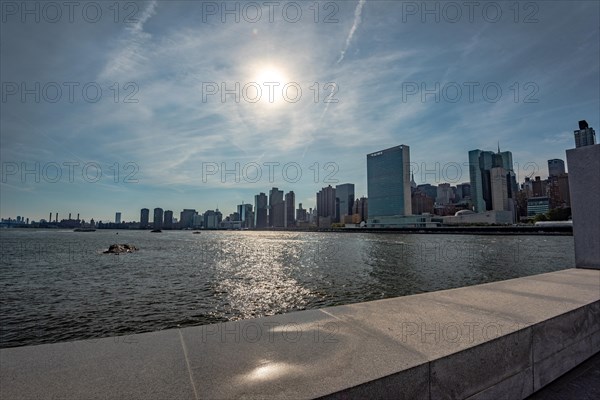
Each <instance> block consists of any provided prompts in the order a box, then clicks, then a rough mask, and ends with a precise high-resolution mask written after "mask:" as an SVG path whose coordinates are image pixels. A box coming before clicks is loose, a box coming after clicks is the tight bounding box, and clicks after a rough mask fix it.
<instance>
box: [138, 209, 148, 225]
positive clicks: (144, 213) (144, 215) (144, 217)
mask: <svg viewBox="0 0 600 400" xmlns="http://www.w3.org/2000/svg"><path fill="white" fill-rule="evenodd" d="M149 223H150V210H148V209H147V208H142V210H141V211H140V228H141V229H146V228H148V225H149Z"/></svg>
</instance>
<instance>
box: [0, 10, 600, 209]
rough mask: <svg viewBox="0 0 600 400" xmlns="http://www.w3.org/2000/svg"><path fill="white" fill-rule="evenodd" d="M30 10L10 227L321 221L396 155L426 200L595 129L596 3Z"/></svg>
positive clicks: (19, 69)
mask: <svg viewBox="0 0 600 400" xmlns="http://www.w3.org/2000/svg"><path fill="white" fill-rule="evenodd" d="M7 4H8V5H7ZM22 4H24V3H21V2H8V3H7V2H4V3H3V4H2V23H1V28H0V29H1V37H0V46H1V61H0V66H1V80H2V96H3V97H2V102H1V103H0V106H1V121H0V131H1V138H0V139H1V150H0V155H1V159H2V182H1V183H0V187H1V192H0V200H1V201H0V204H1V210H0V214H1V215H2V217H15V216H16V215H24V216H27V217H30V218H32V219H36V220H37V219H39V218H47V215H48V213H49V212H50V211H52V212H59V213H60V215H61V216H64V217H66V215H67V213H69V212H72V213H73V214H74V215H75V214H77V213H80V214H81V216H82V217H83V218H85V219H89V218H91V217H93V218H95V219H96V220H99V219H102V220H105V221H106V220H112V219H114V213H115V212H116V211H121V212H122V213H123V218H124V219H125V220H138V219H139V209H140V208H142V207H147V208H150V209H152V208H154V207H162V208H163V209H171V210H173V211H174V212H175V215H177V216H178V214H179V211H180V210H181V209H183V208H195V209H197V210H199V211H200V212H203V211H205V210H207V209H214V208H215V207H217V205H218V207H219V209H221V210H222V211H223V213H224V214H229V213H230V212H232V211H234V207H235V206H236V205H237V204H240V203H242V202H253V198H254V195H255V194H257V193H259V192H265V193H268V190H269V189H270V188H271V187H273V186H277V187H279V188H280V189H283V190H285V191H286V192H287V191H289V190H293V191H294V192H295V193H296V201H297V202H302V203H303V205H304V207H305V208H308V207H313V206H314V204H315V193H316V192H317V191H318V190H319V189H320V188H321V187H323V186H327V185H328V184H329V183H330V182H332V185H335V182H334V181H335V180H337V181H338V183H346V182H351V183H354V184H355V185H356V195H358V196H361V195H366V194H367V192H366V154H367V153H370V152H373V151H376V150H381V149H384V148H388V147H391V146H395V145H398V144H407V145H409V146H410V152H411V162H413V163H414V164H413V166H414V168H415V170H416V172H417V173H416V176H415V179H416V181H417V183H423V182H425V181H426V182H429V183H433V184H437V183H441V182H446V181H449V182H451V183H453V184H456V183H461V182H465V181H468V180H469V178H468V168H467V167H466V166H465V163H466V162H467V152H468V151H469V150H471V149H475V148H481V149H484V150H494V149H496V147H497V143H498V142H499V143H500V147H501V150H503V151H504V150H510V151H512V153H513V159H514V162H515V169H516V170H517V171H516V172H517V173H518V174H519V180H520V181H522V180H523V178H524V177H525V176H526V175H530V174H533V175H541V176H542V177H545V176H546V175H547V166H546V161H547V160H548V159H551V158H562V159H565V150H566V149H568V148H572V147H574V141H573V130H574V129H576V128H577V121H579V120H580V119H586V120H587V121H588V123H589V124H590V126H592V127H594V128H595V129H596V130H598V129H599V127H600V124H599V122H600V116H599V110H600V80H599V76H600V70H599V68H600V67H599V60H600V50H599V43H600V35H599V26H600V5H599V4H600V3H598V2H596V1H564V2H563V1H539V2H520V3H518V4H517V6H515V3H514V2H485V1H482V2H479V5H471V6H466V5H465V4H466V2H457V3H452V5H450V6H448V5H447V2H429V3H427V5H426V6H425V7H427V9H425V8H424V6H423V3H422V2H393V1H389V2H388V1H370V0H366V1H333V2H317V3H315V2H295V3H294V2H283V1H282V2H274V3H270V4H268V3H265V2H262V1H259V2H256V3H252V4H251V5H247V4H248V3H244V2H228V3H223V2H204V3H201V2H193V1H185V2H178V1H172V2H171V1H170V2H166V1H158V2H136V3H125V2H123V3H120V5H119V7H117V8H115V7H114V3H113V2H95V3H93V2H92V3H91V4H90V5H89V6H87V7H86V8H85V10H84V6H85V5H86V4H88V3H86V2H80V3H79V6H77V8H75V9H73V10H69V9H67V8H66V7H65V6H62V5H61V4H62V3H61V2H59V3H55V4H58V5H59V6H58V7H59V8H60V9H56V7H55V8H54V9H53V8H52V7H46V8H44V3H41V2H28V3H27V4H28V7H31V10H33V13H32V14H27V13H26V12H24V11H25V10H23V9H22V7H23V5H22ZM255 5H258V7H260V14H259V13H257V10H258V8H257V7H256V6H255ZM36 7H37V8H36ZM227 10H232V11H231V12H230V13H226V12H225V11H227ZM317 10H318V12H317ZM427 10H433V11H432V12H431V13H427ZM98 11H100V12H101V15H100V14H98V13H97V12H98ZM57 12H58V13H57ZM300 13H301V14H300ZM128 16H129V17H131V18H128ZM36 17H38V18H39V21H36V20H35V18H36ZM223 18H224V19H225V21H224V22H223ZM236 19H237V21H236ZM436 19H437V20H436ZM265 82H273V83H272V84H268V83H267V84H265ZM36 84H37V85H39V86H36ZM236 84H238V85H239V86H238V88H239V89H236ZM269 85H271V86H269ZM276 85H278V86H276ZM284 85H287V86H285V87H286V92H285V93H282V92H283V91H282V89H283V87H284ZM38 87H39V89H38ZM98 87H99V88H100V89H101V90H102V93H101V94H99V92H98V93H97V92H96V88H98ZM257 87H259V88H260V89H261V94H260V96H259V95H258V92H257V91H256V88H257ZM269 87H272V88H273V90H274V91H273V94H274V98H273V102H270V101H269V99H268V95H269ZM438 87H439V89H438ZM57 88H60V89H61V90H60V93H59V91H58V90H57ZM69 88H71V89H72V92H71V93H70V90H69ZM84 88H85V90H84ZM117 88H118V90H117ZM298 88H299V90H300V91H301V93H300V91H299V90H298ZM222 89H226V90H229V91H230V94H226V95H225V98H224V99H223V98H222V97H221V91H222ZM498 89H500V90H501V94H500V93H499V92H498ZM217 90H218V91H217ZM459 90H460V92H459ZM232 92H233V94H232ZM236 92H237V93H238V94H239V101H238V102H236V98H235V97H236V95H235V93H236ZM317 94H318V99H317V98H316V97H317V96H316V95H317ZM69 95H72V97H71V98H70V96H69ZM284 95H286V96H287V98H284V97H283V96H284ZM436 95H437V97H436ZM36 96H38V97H39V99H36ZM327 99H329V100H337V102H329V103H326V102H324V101H325V100H327ZM317 100H318V101H317ZM130 101H134V102H130ZM36 163H37V164H36ZM236 163H237V165H239V172H232V173H229V174H227V175H225V176H222V174H221V170H222V167H223V166H225V167H226V168H228V169H229V170H232V171H235V168H236ZM269 165H271V166H272V167H271V168H273V169H272V171H273V172H274V174H273V176H272V179H270V177H269ZM37 166H39V174H38V173H35V172H34V173H30V174H25V175H24V176H22V174H21V173H22V172H23V167H25V168H27V169H30V170H31V169H33V170H35V169H36V168H38V167H37ZM257 166H259V167H260V171H261V173H262V175H261V176H257V175H256V172H257V168H256V167H257ZM284 166H286V171H287V175H285V174H284V173H283V167H284ZM57 167H58V168H57ZM84 167H85V170H84ZM216 168H218V170H217V169H216ZM459 168H460V169H459ZM100 171H101V172H102V176H101V177H100V176H98V173H99V172H100ZM116 171H119V173H118V175H117V174H116V173H115V172H116ZM298 171H300V172H301V174H302V175H301V176H300V175H298ZM316 171H318V174H317V173H316ZM424 171H426V173H424ZM203 172H204V173H203ZM59 173H60V175H58V174H59ZM36 175H37V176H36ZM70 175H71V176H70ZM327 178H329V179H327ZM36 180H39V182H36ZM236 180H237V181H236Z"/></svg>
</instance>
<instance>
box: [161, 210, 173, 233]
mask: <svg viewBox="0 0 600 400" xmlns="http://www.w3.org/2000/svg"><path fill="white" fill-rule="evenodd" d="M163 228H165V229H173V211H171V210H166V211H165V214H164V219H163Z"/></svg>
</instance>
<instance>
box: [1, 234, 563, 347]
mask: <svg viewBox="0 0 600 400" xmlns="http://www.w3.org/2000/svg"><path fill="white" fill-rule="evenodd" d="M0 239H1V245H2V249H1V260H0V305H1V307H0V347H14V346H23V345H32V344H40V343H53V342H58V341H66V340H76V339H91V338H99V337H106V336H116V335H126V334H132V333H141V332H149V331H155V330H160V329H167V328H174V327H178V326H182V327H183V326H191V325H201V324H208V323H214V322H220V321H229V320H237V319H246V318H254V317H260V316H266V315H273V314H280V313H286V312H290V311H297V310H306V309H315V308H321V307H327V306H333V305H340V304H349V303H356V302H361V301H368V300H376V299H382V298H388V297H396V296H405V295H410V294H416V293H422V292H428V291H434V290H440V289H449V288H455V287H461V286H467V285H475V284H479V283H486V282H492V281H498V280H504V279H510V278H517V277H522V276H527V275H533V274H539V273H544V272H550V271H556V270H560V269H565V268H571V267H573V266H574V264H575V263H574V244H573V237H572V236H503V235H498V236H490V235H426V234H422V235H421V234H408V235H406V234H395V233H393V234H390V233H330V232H318V233H317V232H265V231H261V232H258V231H203V232H202V233H201V234H192V232H190V231H163V232H162V233H150V232H148V231H123V230H120V231H111V230H98V231H96V232H73V231H66V230H33V229H3V230H0ZM112 243H130V244H133V245H135V246H137V247H139V249H140V250H139V251H138V252H136V253H131V254H122V255H112V254H103V253H102V251H103V250H106V249H107V248H108V246H109V245H110V244H112Z"/></svg>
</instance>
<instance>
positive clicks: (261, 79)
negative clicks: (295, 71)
mask: <svg viewBox="0 0 600 400" xmlns="http://www.w3.org/2000/svg"><path fill="white" fill-rule="evenodd" d="M253 72H254V74H253V77H252V78H251V79H250V82H249V85H248V86H247V91H246V94H245V97H247V99H246V100H249V101H250V102H252V103H260V104H265V105H270V106H279V105H282V104H284V103H285V102H286V98H287V97H289V95H288V94H287V91H288V86H289V85H288V84H289V83H290V80H289V78H288V77H287V75H286V73H285V72H284V70H283V69H282V68H280V67H277V66H273V65H261V66H258V67H257V68H255V69H254V71H253ZM286 85H288V86H286ZM289 90H290V93H291V92H292V90H293V89H289ZM286 96H287V97H286Z"/></svg>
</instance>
